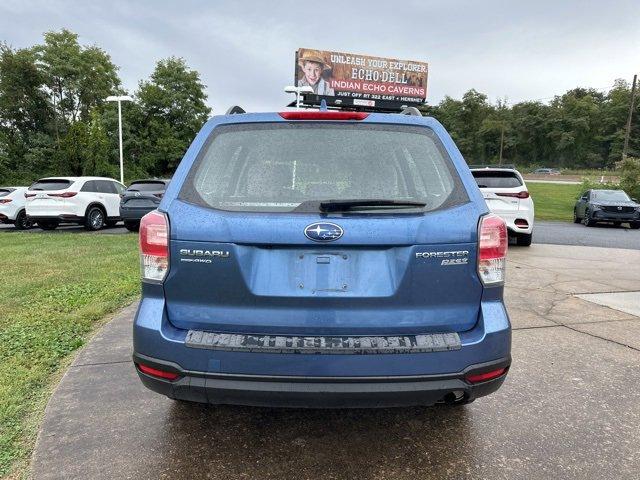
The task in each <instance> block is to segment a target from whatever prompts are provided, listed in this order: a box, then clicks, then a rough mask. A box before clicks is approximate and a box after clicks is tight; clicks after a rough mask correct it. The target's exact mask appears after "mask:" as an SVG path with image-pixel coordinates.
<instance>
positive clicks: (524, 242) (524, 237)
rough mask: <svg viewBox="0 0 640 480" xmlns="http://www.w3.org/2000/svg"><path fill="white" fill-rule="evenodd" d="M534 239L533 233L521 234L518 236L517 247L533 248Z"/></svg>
mask: <svg viewBox="0 0 640 480" xmlns="http://www.w3.org/2000/svg"><path fill="white" fill-rule="evenodd" d="M532 239H533V232H531V233H519V234H518V235H517V236H516V245H518V246H519V247H529V246H531V240H532Z"/></svg>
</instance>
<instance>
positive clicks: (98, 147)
mask: <svg viewBox="0 0 640 480" xmlns="http://www.w3.org/2000/svg"><path fill="white" fill-rule="evenodd" d="M87 133H88V138H87V145H86V152H85V161H84V163H83V166H82V174H83V175H91V176H100V177H116V176H117V175H118V168H117V167H116V163H115V162H110V161H109V159H110V155H109V153H110V152H109V137H108V136H107V133H106V131H105V129H104V124H103V122H102V117H101V116H100V115H99V114H98V112H97V111H93V112H91V121H90V122H89V127H88V131H87Z"/></svg>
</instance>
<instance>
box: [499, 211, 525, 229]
mask: <svg viewBox="0 0 640 480" xmlns="http://www.w3.org/2000/svg"><path fill="white" fill-rule="evenodd" d="M495 214H496V215H498V216H499V217H501V218H502V219H504V221H505V223H506V224H507V229H509V231H510V232H513V233H526V234H530V233H532V232H533V212H532V211H531V210H523V211H515V212H509V213H505V212H495ZM523 220H524V221H526V222H527V225H526V226H522V223H521V222H522V221H523ZM516 221H517V222H518V223H519V224H516Z"/></svg>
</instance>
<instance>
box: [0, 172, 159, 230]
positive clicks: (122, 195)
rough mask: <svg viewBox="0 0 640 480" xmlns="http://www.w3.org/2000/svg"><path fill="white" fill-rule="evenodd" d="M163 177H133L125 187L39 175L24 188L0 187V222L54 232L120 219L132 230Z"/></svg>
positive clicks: (108, 180) (150, 206) (156, 195)
mask: <svg viewBox="0 0 640 480" xmlns="http://www.w3.org/2000/svg"><path fill="white" fill-rule="evenodd" d="M168 183H169V180H165V179H149V180H136V181H134V182H132V183H131V185H130V186H129V188H127V187H125V186H124V185H123V184H122V183H120V182H118V181H116V180H114V179H112V178H104V177H50V178H42V179H40V180H38V181H37V182H35V183H34V184H33V185H31V186H30V187H2V188H0V222H1V223H9V224H14V225H15V227H16V228H18V229H21V230H24V229H28V228H30V227H31V226H33V225H34V224H36V225H37V226H38V227H40V228H41V229H43V230H54V229H56V228H57V227H58V226H59V225H62V224H78V225H84V227H85V228H86V229H87V230H100V229H101V228H103V227H104V226H114V225H115V224H116V223H117V222H119V221H121V220H124V224H125V227H126V228H127V229H129V230H131V231H137V230H138V228H139V226H140V219H141V218H142V217H143V216H144V215H145V214H147V213H149V212H150V211H151V210H154V209H155V208H157V206H158V204H159V203H160V199H161V198H162V195H163V194H164V191H165V190H166V187H167V185H168Z"/></svg>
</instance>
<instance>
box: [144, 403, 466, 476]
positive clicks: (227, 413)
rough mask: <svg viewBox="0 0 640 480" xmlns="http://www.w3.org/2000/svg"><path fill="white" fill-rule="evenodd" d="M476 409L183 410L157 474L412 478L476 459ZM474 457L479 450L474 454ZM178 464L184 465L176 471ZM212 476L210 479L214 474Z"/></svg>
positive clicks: (176, 409) (173, 415)
mask: <svg viewBox="0 0 640 480" xmlns="http://www.w3.org/2000/svg"><path fill="white" fill-rule="evenodd" d="M469 408H471V407H470V406H463V407H449V406H436V407H431V408H426V407H425V408H420V407H415V408H396V409H349V410H346V409H345V410H309V409H270V408H256V407H233V406H207V405H200V404H190V403H177V402H176V404H175V405H173V406H172V408H170V409H169V410H168V417H169V418H168V419H167V420H168V421H167V422H166V423H165V428H166V432H165V434H164V435H161V436H160V438H164V439H166V442H167V445H166V446H163V445H158V451H161V452H162V451H164V452H167V451H169V450H171V449H175V448H176V446H177V445H179V446H180V449H181V452H180V454H179V455H178V456H175V455H160V456H158V457H157V459H158V461H159V462H166V464H164V465H155V466H154V467H151V468H152V469H153V472H150V473H153V474H155V475H157V474H158V473H160V472H163V473H166V472H169V471H175V472H180V473H181V475H183V476H184V478H189V477H191V476H193V477H195V476H198V475H202V474H204V475H203V476H205V477H207V478H208V477H209V475H211V476H212V477H216V478H218V476H220V477H224V478H244V477H245V476H246V477H247V478H272V477H273V478H361V479H364V478H380V477H384V478H413V476H414V475H415V474H416V473H419V472H423V473H424V472H429V471H431V472H438V471H444V470H445V469H446V468H450V467H451V465H452V462H453V463H455V461H456V459H459V458H466V459H469V457H470V456H472V454H473V452H472V451H470V444H473V440H472V439H471V438H470V437H469V436H470V435H472V433H471V432H472V431H473V429H471V428H470V425H469V424H470V422H471V416H472V415H471V412H470V411H469ZM471 450H472V449H471ZM176 463H178V464H176ZM207 472H208V474H207Z"/></svg>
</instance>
